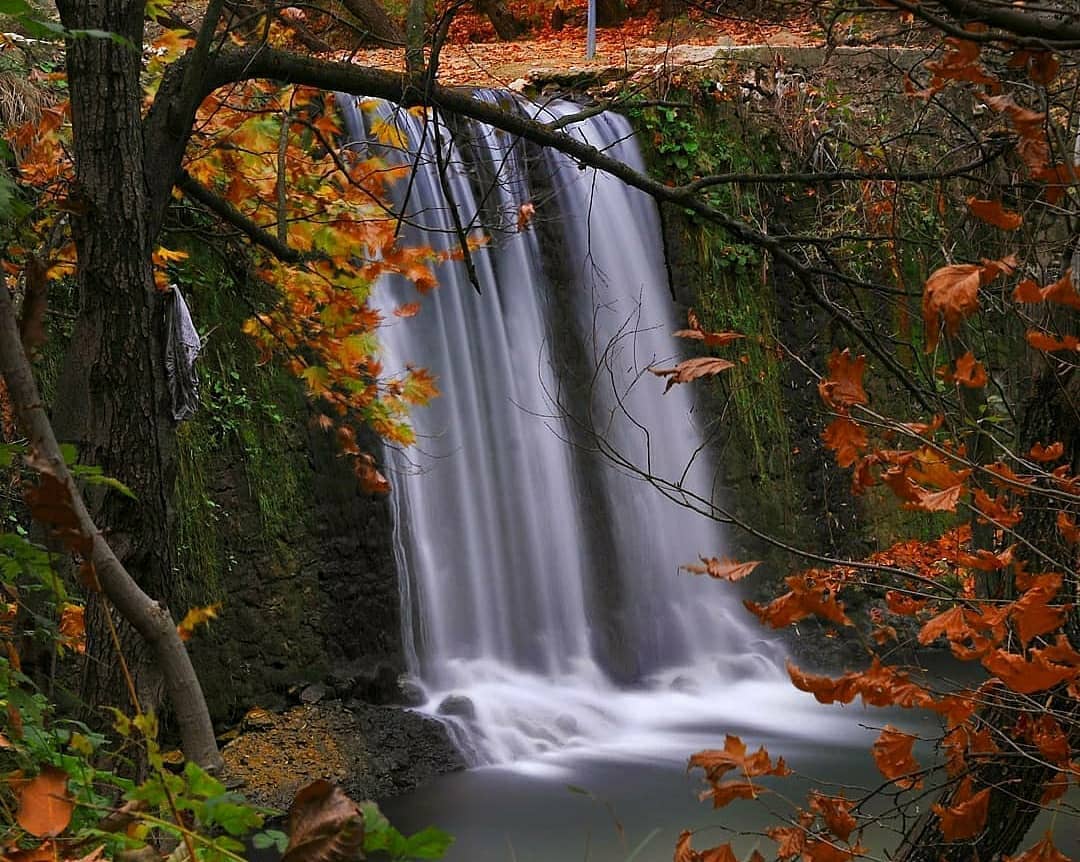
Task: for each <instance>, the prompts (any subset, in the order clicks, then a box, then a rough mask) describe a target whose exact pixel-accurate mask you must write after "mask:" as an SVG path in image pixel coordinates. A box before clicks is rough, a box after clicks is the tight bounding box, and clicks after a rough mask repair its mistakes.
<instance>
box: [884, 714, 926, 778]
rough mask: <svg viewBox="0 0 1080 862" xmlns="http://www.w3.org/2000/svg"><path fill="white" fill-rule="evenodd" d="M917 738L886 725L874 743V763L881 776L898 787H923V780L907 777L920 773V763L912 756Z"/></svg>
mask: <svg viewBox="0 0 1080 862" xmlns="http://www.w3.org/2000/svg"><path fill="white" fill-rule="evenodd" d="M914 745H915V737H914V736H912V735H911V734H908V733H904V732H903V731H900V730H898V729H897V728H895V727H893V726H892V725H889V724H887V725H885V727H884V729H883V730H882V731H881V735H880V736H878V738H877V740H876V741H875V742H874V748H873V753H874V762H875V763H876V764H877V767H878V769H879V770H880V771H881V774H882V775H884V776H885V777H886V778H888V779H889V780H891V781H892V782H894V783H895V784H896V785H897V786H898V787H903V788H908V787H921V786H922V780H921V779H918V778H910V777H905V776H909V775H911V774H912V773H915V772H918V771H919V768H920V767H919V763H918V761H917V760H915V758H914V757H913V756H912V754H911V749H912V747H913V746H914Z"/></svg>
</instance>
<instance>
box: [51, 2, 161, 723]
mask: <svg viewBox="0 0 1080 862" xmlns="http://www.w3.org/2000/svg"><path fill="white" fill-rule="evenodd" d="M57 5H58V7H59V9H60V14H61V17H62V20H63V23H64V25H65V26H66V27H68V28H69V29H76V28H78V29H97V30H104V31H108V32H111V33H116V34H119V35H121V36H123V37H125V38H126V39H127V40H129V43H130V44H128V45H124V44H119V43H118V42H115V41H113V40H112V39H104V38H89V37H84V38H79V39H74V40H71V41H70V42H69V44H68V52H67V68H68V87H69V92H70V94H71V110H72V126H73V131H74V135H73V137H74V157H75V189H76V191H75V192H74V193H73V197H74V198H75V200H74V206H73V209H74V210H75V214H74V215H73V217H72V232H73V234H74V239H75V245H76V249H77V253H78V260H79V268H78V286H79V299H80V309H79V316H78V319H77V322H76V326H75V332H74V335H73V337H72V342H71V347H70V349H69V350H68V354H67V356H66V357H65V362H64V368H63V370H62V372H61V376H60V380H59V382H58V384H57V392H56V397H55V400H54V403H55V405H56V406H55V408H54V424H55V427H56V431H57V435H58V436H59V438H60V439H61V440H66V441H69V442H73V443H75V444H77V446H78V450H79V457H80V459H81V460H82V461H84V462H85V463H90V464H96V465H98V466H100V467H101V468H102V469H103V470H104V472H105V473H106V474H107V475H110V476H114V477H116V478H117V479H119V480H120V481H122V482H123V483H124V484H126V485H127V486H128V487H129V488H130V489H131V490H132V491H133V492H134V494H135V495H136V497H137V500H134V501H133V500H130V499H128V498H127V497H124V496H121V495H119V494H116V493H108V494H95V495H93V496H92V497H91V498H90V499H88V503H89V505H90V509H91V515H92V517H93V518H94V520H95V521H97V522H98V523H99V524H102V525H103V526H104V527H105V528H106V529H107V530H108V533H107V537H108V541H109V543H110V545H111V546H112V547H113V549H114V550H115V552H116V554H117V556H118V557H119V558H120V560H121V562H122V563H123V564H124V566H125V567H126V568H127V569H128V571H130V572H131V573H132V574H133V575H134V577H135V578H136V579H137V580H138V583H139V585H140V586H141V587H142V588H143V590H145V591H146V592H147V593H148V594H149V595H151V596H154V597H155V598H157V599H158V600H159V601H161V602H162V603H163V604H164V605H166V606H168V605H170V604H171V603H172V600H173V599H175V598H176V590H175V573H174V566H173V553H172V544H171V542H170V541H169V536H170V530H169V525H170V521H171V516H172V510H171V504H170V500H171V496H172V491H173V481H174V474H175V470H174V465H175V452H174V448H175V445H174V444H175V430H174V428H173V423H172V419H171V411H170V405H169V400H168V397H169V396H168V391H167V389H166V386H165V379H166V376H165V370H164V350H163V324H162V302H161V297H160V295H159V294H158V292H157V291H156V290H155V289H154V282H153V277H152V272H151V263H150V256H151V251H152V243H153V236H152V228H151V219H150V218H149V209H150V207H149V204H148V195H147V189H146V187H145V183H144V148H143V130H142V117H141V105H142V88H141V85H140V82H139V73H140V67H141V57H140V51H139V46H141V45H142V35H143V11H144V8H143V7H144V4H143V3H142V2H139V0H100V2H95V3H85V2H77V0H61V2H59V3H58V4H57ZM162 167H164V166H162ZM104 614H105V611H104V609H103V607H102V604H101V603H100V602H97V601H91V607H90V613H89V614H88V625H87V632H88V638H87V641H88V645H87V649H88V660H87V662H86V672H85V678H84V687H83V696H84V698H85V699H86V701H87V702H88V705H89V706H90V707H93V706H96V705H97V704H100V703H112V704H117V705H122V704H125V703H127V701H128V700H129V698H128V696H127V693H126V689H125V687H124V686H123V684H122V676H121V673H120V668H119V663H118V660H117V656H116V655H115V650H114V647H113V645H112V642H111V638H110V636H109V630H108V621H107V620H106V618H105V616H104ZM116 624H117V628H118V629H119V630H120V637H121V643H122V646H123V650H124V653H125V658H126V659H127V661H128V662H129V664H130V665H131V670H132V673H133V675H134V678H135V681H136V686H137V690H138V692H139V696H140V700H141V701H143V703H142V705H143V707H144V708H145V707H153V706H155V705H157V704H158V703H159V701H160V699H161V684H160V676H159V674H158V672H157V670H156V668H155V667H154V665H153V662H152V660H151V659H150V656H149V654H148V652H147V650H146V649H145V645H144V644H143V643H142V641H141V639H140V638H139V637H138V636H137V635H136V634H135V632H134V631H133V630H132V629H131V628H130V626H128V625H127V624H126V623H124V622H123V621H122V620H116Z"/></svg>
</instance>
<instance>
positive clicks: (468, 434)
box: [339, 92, 810, 764]
mask: <svg viewBox="0 0 1080 862" xmlns="http://www.w3.org/2000/svg"><path fill="white" fill-rule="evenodd" d="M477 98H481V99H486V100H489V101H495V100H499V101H503V102H506V103H508V104H512V105H513V106H515V109H517V110H522V111H526V112H529V113H531V114H533V115H534V116H538V117H539V118H540V119H542V120H545V121H550V120H554V119H557V118H561V117H565V116H567V115H569V114H571V113H574V112H576V111H577V110H578V108H577V106H575V105H572V104H570V103H567V102H561V101H556V102H549V103H546V104H545V105H544V106H543V107H542V108H541V107H538V106H536V105H532V104H530V103H526V102H522V101H514V102H512V103H511V102H510V100H509V97H507V96H506V95H505V94H499V93H495V92H481V93H478V94H477ZM339 102H340V103H341V104H342V106H343V111H344V115H345V117H346V120H347V125H348V128H349V131H350V134H351V135H352V138H353V140H354V141H357V142H366V143H364V144H363V145H364V146H371V147H373V148H378V149H380V150H382V153H383V155H386V156H388V157H389V158H392V159H397V160H399V161H403V160H404V159H409V160H410V161H412V162H413V163H415V165H416V168H415V171H414V175H413V177H412V182H411V183H406V182H401V183H399V184H398V186H397V189H396V194H397V195H398V198H399V199H398V201H397V203H398V205H399V206H402V207H403V208H404V212H405V218H404V233H405V235H406V237H405V239H406V241H410V242H417V243H433V244H434V245H435V246H436V248H440V249H450V248H453V247H454V246H455V245H456V244H457V243H458V241H459V237H460V235H461V232H462V231H464V232H465V233H467V234H468V235H469V236H472V237H477V238H479V237H484V238H485V239H486V245H484V246H483V247H482V248H480V249H479V250H477V251H476V252H474V253H473V255H472V257H473V262H474V265H475V271H476V277H477V279H478V282H479V288H480V292H479V294H478V293H477V291H476V290H475V289H474V286H473V285H472V284H471V283H470V278H469V275H468V273H467V270H466V267H465V266H464V264H462V263H455V262H448V263H446V264H442V265H440V266H439V268H438V271H437V277H438V282H439V287H438V289H437V290H436V291H435V292H434V293H433V294H432V295H431V296H429V297H425V299H424V300H423V304H422V310H421V312H420V313H419V315H418V316H417V317H415V318H413V319H410V320H408V321H406V322H398V321H394V322H393V323H392V324H389V325H387V326H386V327H385V328H384V329H383V331H382V333H381V336H382V341H383V344H384V346H385V352H386V358H387V361H386V366H387V367H388V368H391V369H392V368H393V366H394V364H395V363H397V364H398V366H399V367H400V365H401V364H402V363H404V362H405V361H409V362H412V363H415V364H417V365H422V366H425V367H426V368H428V369H429V370H431V371H432V372H434V373H435V374H436V375H437V376H438V378H439V379H440V381H441V388H442V390H443V395H442V396H441V397H440V398H438V399H437V400H436V401H435V402H434V403H433V405H432V406H430V407H427V408H424V409H422V410H418V411H417V412H416V415H415V417H414V426H415V428H416V430H417V432H418V435H419V438H420V442H419V445H418V446H417V447H416V448H415V449H411V450H409V451H407V452H402V451H397V450H389V451H388V453H387V455H388V462H389V465H388V466H389V468H390V469H391V471H392V472H393V473H394V476H393V478H392V481H393V483H394V491H393V494H392V503H393V509H394V515H395V525H396V526H395V542H396V548H397V562H398V568H399V573H400V575H401V581H402V604H403V611H404V626H405V636H406V640H407V645H406V651H407V654H408V657H409V661H410V666H411V670H412V671H413V673H414V674H415V675H416V676H417V677H418V678H419V679H420V680H421V681H422V683H423V686H424V689H425V691H426V692H427V694H428V696H429V700H428V703H427V704H426V705H425V706H424V707H423V709H425V710H427V711H429V712H436V711H438V710H440V707H441V708H442V712H443V713H444V714H445V713H448V712H449V713H452V714H451V715H444V717H445V720H446V721H447V722H448V725H449V726H450V727H451V730H452V731H453V732H454V734H455V736H456V739H457V741H458V743H459V745H460V746H461V747H462V749H463V750H464V751H465V753H466V755H467V756H468V757H469V758H470V759H471V760H472V761H473V762H474V763H477V764H484V763H505V762H508V761H520V760H522V759H527V758H535V757H536V756H537V755H541V754H543V753H545V752H565V751H567V750H571V751H574V750H580V751H593V752H595V751H597V750H598V749H601V748H603V749H605V750H609V751H619V752H622V753H624V754H626V753H629V752H631V751H635V750H637V751H639V752H641V751H651V752H656V751H660V750H663V749H664V743H663V740H664V739H671V738H672V733H677V732H678V731H679V730H680V728H681V729H687V728H692V727H700V726H702V725H703V724H705V723H706V722H712V723H714V724H715V723H716V722H718V721H729V720H730V721H735V722H736V723H738V724H740V725H742V726H745V725H746V724H747V723H748V722H749V723H752V724H754V725H755V726H758V727H761V728H762V729H768V728H773V729H776V728H778V727H779V724H780V722H783V723H784V724H785V726H786V727H787V729H788V730H789V731H790V730H791V717H790V713H791V711H792V710H793V709H795V708H796V706H795V704H794V703H793V699H792V698H791V697H790V695H789V693H790V687H789V685H788V684H787V683H786V680H784V679H781V677H782V674H781V672H779V671H778V664H779V663H778V661H777V658H778V653H777V650H776V647H775V646H773V645H771V644H769V643H767V642H765V641H763V640H762V634H761V632H760V630H759V629H758V628H757V627H756V625H752V624H750V623H749V622H748V621H747V615H746V613H745V611H744V610H743V609H742V608H741V607H740V606H739V601H738V599H737V597H736V596H735V595H734V593H733V591H732V590H730V588H725V587H724V586H722V585H718V584H715V583H711V582H709V581H708V580H703V579H699V578H693V577H691V576H689V575H687V574H685V573H680V572H679V566H680V564H683V563H686V562H690V561H694V560H696V559H697V557H698V556H699V555H709V556H712V555H717V554H719V553H720V552H721V551H722V546H723V536H722V535H721V534H720V531H719V530H718V528H717V526H716V525H715V524H714V523H712V522H710V521H708V520H707V519H705V518H702V517H700V516H699V515H696V514H694V513H693V512H690V511H687V509H686V508H684V507H683V506H680V505H678V504H677V503H676V502H672V501H671V500H668V499H665V498H664V497H663V496H662V495H660V494H659V493H658V492H657V491H656V490H655V489H654V488H652V487H650V486H649V485H648V484H647V483H645V482H643V481H641V480H640V477H638V476H635V475H633V474H632V472H631V471H629V470H627V469H617V468H616V467H614V466H613V465H612V464H611V463H610V461H609V460H606V459H603V458H600V457H599V456H598V455H597V454H596V452H595V451H591V450H593V449H595V448H596V444H597V441H598V439H602V440H603V441H604V446H605V447H608V448H610V449H612V450H614V451H615V452H617V453H620V455H621V456H622V457H623V458H625V462H624V466H625V465H629V464H634V465H638V467H640V468H641V469H643V470H645V471H647V472H649V473H652V474H655V475H659V476H663V477H666V478H667V479H669V480H672V481H673V482H674V483H675V485H676V486H677V487H678V488H681V489H683V490H685V491H686V492H687V493H692V494H696V495H699V496H701V497H704V498H705V499H708V498H709V496H710V495H711V494H712V493H713V491H714V487H713V486H714V473H713V465H712V463H711V461H710V458H709V457H708V455H707V453H706V451H705V449H704V447H703V441H702V434H701V430H700V428H699V424H698V422H697V421H696V420H695V416H694V414H693V407H694V404H693V400H692V393H691V392H690V391H689V390H687V389H686V388H684V387H676V388H675V389H673V390H672V391H671V392H670V393H668V394H666V395H663V394H661V393H662V392H663V384H662V382H661V381H659V380H658V379H657V378H655V377H653V376H652V375H649V374H647V373H645V372H646V370H647V369H648V368H649V367H650V366H653V365H656V364H661V363H667V362H670V360H671V358H672V357H673V356H674V355H675V354H677V353H678V350H679V348H678V346H677V345H676V344H675V339H673V338H672V337H671V334H670V333H671V332H672V331H673V330H674V329H676V328H678V325H677V324H678V322H677V321H676V319H675V307H674V303H673V302H672V299H671V293H670V290H669V285H668V282H667V275H666V271H665V266H664V252H663V247H662V243H661V233H660V225H659V219H658V215H657V212H656V208H655V205H654V203H653V201H652V200H651V199H650V198H648V197H647V196H645V195H644V194H642V193H640V192H638V191H636V190H634V189H631V188H629V187H627V186H625V185H624V184H622V183H621V182H620V181H618V180H616V179H614V178H612V177H609V176H607V175H605V174H601V173H598V172H596V171H593V170H588V169H583V168H582V167H580V166H579V165H578V164H576V163H575V162H574V161H572V160H571V159H569V158H568V157H566V156H564V155H562V154H560V153H557V152H554V151H551V150H547V151H543V150H540V149H538V148H533V147H531V146H529V145H527V144H526V143H524V142H523V141H521V140H519V139H517V138H515V137H513V136H511V135H509V134H507V133H505V132H502V131H498V130H494V129H491V128H489V127H485V126H483V125H480V124H476V123H471V122H456V123H455V124H454V125H453V128H451V127H450V126H449V125H447V124H442V121H440V120H438V119H437V118H436V117H434V116H433V115H430V114H429V115H426V116H425V115H423V114H418V113H417V112H415V111H413V112H408V111H404V110H401V109H399V108H396V107H395V106H392V105H390V104H388V103H385V102H366V103H364V104H361V105H360V106H359V107H357V105H356V101H355V100H354V99H352V98H351V97H339ZM376 120H377V121H379V122H380V123H382V124H386V123H392V124H396V125H397V127H398V128H400V130H401V132H402V133H403V136H404V138H405V139H406V140H408V141H409V142H410V147H411V152H409V153H398V154H394V153H389V152H387V148H386V147H380V146H379V145H378V144H376V143H372V142H371V141H370V140H369V139H370V138H371V136H370V135H369V130H370V129H371V127H372V126H373V124H374V122H375V121H376ZM436 123H439V124H440V125H439V127H438V134H435V133H434V132H435V124H436ZM567 131H568V132H569V133H571V134H574V135H576V136H578V137H580V138H581V139H583V140H585V141H587V142H589V143H590V144H592V145H593V146H595V147H597V148H598V149H600V150H603V151H604V152H606V153H608V154H609V155H611V156H613V157H615V158H618V159H620V160H622V161H625V162H627V163H629V164H631V165H633V166H634V167H637V168H639V169H640V168H642V162H641V157H640V154H639V152H638V150H637V148H636V145H635V143H634V140H633V136H632V133H631V130H630V127H629V124H628V123H627V122H626V120H625V119H624V118H623V117H621V116H618V115H615V114H601V115H598V116H594V117H591V118H589V119H587V120H585V121H583V122H580V123H575V124H573V125H571V126H568V127H567ZM439 146H441V149H437V147H439ZM440 167H441V169H442V172H443V175H442V177H440ZM444 186H445V188H449V190H450V198H452V200H453V202H454V204H453V205H456V207H457V211H458V218H457V220H455V219H454V217H453V213H452V210H451V204H449V203H448V202H447V194H446V193H445V190H444ZM406 190H407V194H408V198H407V200H406V199H405V195H406ZM524 204H530V205H532V206H533V207H534V208H535V212H534V214H533V215H532V217H531V219H529V220H528V223H526V224H521V222H525V221H526V217H525V216H526V215H527V213H528V210H525V211H523V210H522V205H524ZM523 213H524V214H523ZM379 289H380V291H383V292H384V293H383V295H384V296H385V297H386V299H385V303H386V306H387V307H392V305H396V304H398V303H400V302H408V301H412V300H413V299H414V298H415V292H414V291H413V289H412V288H411V287H410V286H409V285H407V284H406V283H404V282H400V283H399V280H397V279H395V278H388V279H387V280H386V283H385V284H382V285H380V288H379ZM388 317H389V318H390V319H391V320H392V317H390V316H389V315H388ZM678 494H679V492H678V491H676V496H678ZM448 696H454V697H451V700H450V701H446V700H445V699H446V698H447V697H448ZM801 707H802V703H801V702H800V703H799V705H798V708H801ZM802 730H803V731H805V732H807V733H809V732H810V731H809V725H805V726H804V727H803V728H802ZM684 744H685V743H681V744H680V745H684ZM679 750H680V755H679V756H684V755H685V753H686V748H685V747H682V748H680V749H679Z"/></svg>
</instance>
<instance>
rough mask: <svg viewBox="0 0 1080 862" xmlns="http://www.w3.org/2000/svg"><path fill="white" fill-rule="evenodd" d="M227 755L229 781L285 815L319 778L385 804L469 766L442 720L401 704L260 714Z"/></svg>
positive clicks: (325, 704) (254, 713) (325, 705)
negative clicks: (303, 789)
mask: <svg viewBox="0 0 1080 862" xmlns="http://www.w3.org/2000/svg"><path fill="white" fill-rule="evenodd" d="M222 754H223V756H224V758H225V765H226V778H227V780H228V781H229V783H230V784H232V785H235V786H236V788H237V789H238V790H239V791H240V792H242V793H243V794H244V795H245V796H247V797H248V798H249V799H251V800H252V801H253V802H256V803H258V804H260V805H266V806H269V807H271V808H277V809H281V810H284V809H287V808H288V806H289V803H290V802H291V800H292V798H293V796H294V794H295V793H296V791H297V790H298V789H299V788H301V787H303V786H304V785H306V784H309V783H310V782H312V781H314V780H315V779H318V778H326V779H328V780H330V781H333V782H335V783H337V784H340V785H341V786H342V787H344V788H345V789H346V790H347V791H348V793H349V795H350V796H352V797H353V798H354V799H383V798H386V797H389V796H395V795H397V794H399V793H405V792H407V791H409V790H412V789H414V788H416V787H417V786H419V785H420V784H422V783H423V782H425V781H428V780H430V779H431V778H434V777H435V776H437V775H442V774H444V773H447V772H455V771H457V770H460V769H464V767H465V763H464V761H463V760H462V758H461V755H460V754H459V753H458V752H457V750H456V749H455V748H454V746H453V745H452V744H451V743H450V740H449V739H448V738H447V735H446V730H445V728H444V727H443V725H442V724H440V723H439V722H438V721H435V720H433V719H430V718H427V717H425V716H422V715H420V714H419V713H415V712H411V711H409V710H407V709H401V708H399V707H393V706H372V705H369V704H362V703H357V702H351V703H350V704H349V705H348V706H345V705H344V704H343V703H341V702H340V701H336V700H334V701H321V702H319V703H310V704H302V705H300V706H296V707H293V708H291V709H288V710H286V711H285V712H282V713H280V714H275V713H272V712H269V711H267V710H263V709H253V710H251V711H250V712H249V713H248V715H247V716H246V717H245V719H244V723H243V725H242V726H241V727H240V728H239V729H238V730H237V731H236V732H235V733H234V734H233V738H232V739H230V740H228V741H227V742H226V744H225V746H224V748H223V751H222Z"/></svg>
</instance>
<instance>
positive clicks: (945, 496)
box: [904, 485, 964, 512]
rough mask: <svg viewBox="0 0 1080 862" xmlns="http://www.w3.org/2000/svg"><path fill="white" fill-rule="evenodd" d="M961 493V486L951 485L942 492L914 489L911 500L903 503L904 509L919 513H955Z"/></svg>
mask: <svg viewBox="0 0 1080 862" xmlns="http://www.w3.org/2000/svg"><path fill="white" fill-rule="evenodd" d="M963 491H964V486H963V485H953V486H952V487H951V488H945V489H944V490H942V491H928V490H926V489H925V488H918V487H916V490H915V492H914V496H913V498H912V499H910V500H908V501H906V502H905V503H904V508H905V509H914V510H916V511H919V512H955V511H956V504H957V503H959V502H960V495H961V494H962V493H963Z"/></svg>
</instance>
